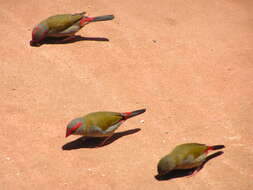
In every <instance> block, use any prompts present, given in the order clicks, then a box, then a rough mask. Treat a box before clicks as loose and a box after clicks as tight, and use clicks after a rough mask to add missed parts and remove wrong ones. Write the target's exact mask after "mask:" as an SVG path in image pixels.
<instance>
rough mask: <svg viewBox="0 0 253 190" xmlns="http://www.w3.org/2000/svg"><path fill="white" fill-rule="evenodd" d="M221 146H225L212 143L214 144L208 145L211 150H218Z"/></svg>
mask: <svg viewBox="0 0 253 190" xmlns="http://www.w3.org/2000/svg"><path fill="white" fill-rule="evenodd" d="M222 148H225V146H224V145H214V146H211V147H210V149H211V150H219V149H222Z"/></svg>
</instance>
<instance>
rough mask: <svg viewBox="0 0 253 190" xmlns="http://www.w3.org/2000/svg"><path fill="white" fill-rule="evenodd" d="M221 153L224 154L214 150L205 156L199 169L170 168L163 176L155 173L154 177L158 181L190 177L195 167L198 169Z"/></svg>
mask: <svg viewBox="0 0 253 190" xmlns="http://www.w3.org/2000/svg"><path fill="white" fill-rule="evenodd" d="M222 154H224V152H223V151H218V152H215V153H213V154H211V155H209V156H207V158H206V160H205V162H203V164H202V165H201V166H200V168H199V169H198V168H192V169H184V170H172V171H171V172H169V173H168V174H166V175H163V176H159V175H156V176H155V178H156V179H157V180H158V181H164V180H170V179H174V178H180V177H190V176H191V175H192V174H193V173H194V171H195V170H196V169H198V171H200V170H201V169H202V168H203V167H204V165H205V164H206V163H207V162H208V161H210V160H211V159H213V158H216V157H218V156H221V155H222Z"/></svg>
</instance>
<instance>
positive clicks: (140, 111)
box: [122, 109, 146, 120]
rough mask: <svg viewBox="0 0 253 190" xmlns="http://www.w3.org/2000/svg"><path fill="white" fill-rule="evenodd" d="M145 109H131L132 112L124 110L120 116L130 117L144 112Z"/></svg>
mask: <svg viewBox="0 0 253 190" xmlns="http://www.w3.org/2000/svg"><path fill="white" fill-rule="evenodd" d="M145 111H146V109H141V110H136V111H132V112H125V113H122V116H123V117H124V120H126V119H129V118H131V117H134V116H137V115H140V114H142V113H144V112H145Z"/></svg>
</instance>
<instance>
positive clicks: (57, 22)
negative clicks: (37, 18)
mask: <svg viewBox="0 0 253 190" xmlns="http://www.w3.org/2000/svg"><path fill="white" fill-rule="evenodd" d="M85 14H86V12H82V13H76V14H60V15H54V16H51V17H48V18H47V19H45V20H43V21H41V22H40V23H39V24H38V25H37V26H35V27H34V29H33V31H32V40H31V41H30V45H31V46H39V45H40V42H41V41H42V40H43V39H45V38H46V37H68V38H66V39H64V41H66V40H69V39H71V38H74V37H75V33H76V32H78V31H79V30H80V29H82V27H84V26H85V25H86V24H89V23H91V22H96V21H106V20H112V19H114V16H113V15H105V16H98V17H88V16H85Z"/></svg>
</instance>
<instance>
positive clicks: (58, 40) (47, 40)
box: [32, 35, 109, 47]
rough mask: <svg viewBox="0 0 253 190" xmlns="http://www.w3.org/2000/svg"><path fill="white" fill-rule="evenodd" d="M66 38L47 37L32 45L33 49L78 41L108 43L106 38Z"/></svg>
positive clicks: (78, 36)
mask: <svg viewBox="0 0 253 190" xmlns="http://www.w3.org/2000/svg"><path fill="white" fill-rule="evenodd" d="M64 39H66V37H59V38H54V37H47V38H45V39H44V40H43V41H42V42H40V44H39V45H32V46H34V47H39V46H41V45H44V44H70V43H75V42H80V41H98V42H108V41H109V39H108V38H103V37H82V36H80V35H77V36H75V37H74V38H72V39H69V40H66V41H64Z"/></svg>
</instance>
